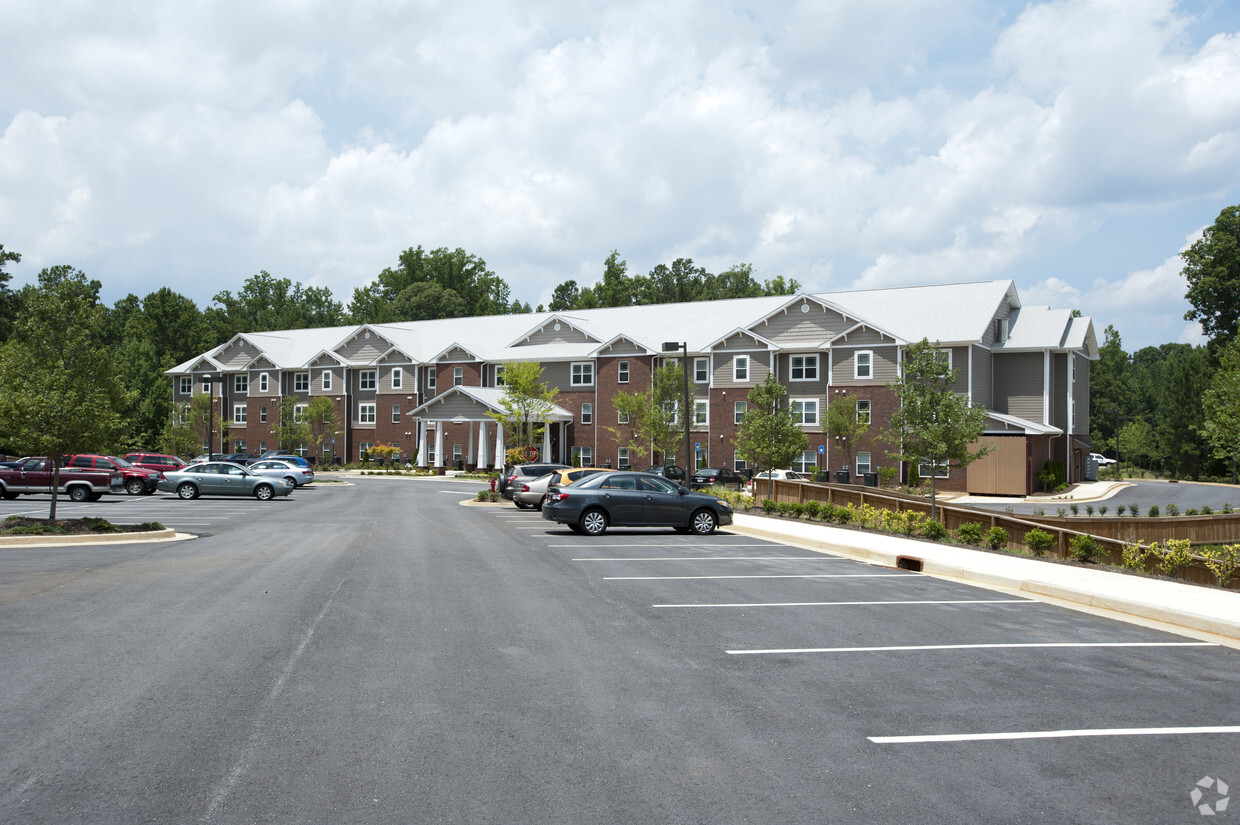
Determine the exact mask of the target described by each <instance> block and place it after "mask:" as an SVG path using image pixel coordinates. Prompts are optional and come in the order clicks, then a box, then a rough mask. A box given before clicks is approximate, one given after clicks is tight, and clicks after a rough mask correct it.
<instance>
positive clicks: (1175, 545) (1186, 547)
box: [1158, 539, 1193, 578]
mask: <svg viewBox="0 0 1240 825" xmlns="http://www.w3.org/2000/svg"><path fill="white" fill-rule="evenodd" d="M1191 547H1192V542H1190V541H1189V540H1188V539H1167V543H1166V545H1165V546H1164V547H1163V548H1162V551H1161V552H1160V553H1159V556H1158V567H1159V569H1161V570H1162V571H1163V572H1164V573H1166V574H1167V575H1168V576H1175V577H1176V578H1179V576H1180V574H1181V573H1183V572H1184V568H1186V567H1188V565H1189V564H1190V563H1191V562H1192V560H1193V554H1192V551H1191V550H1190V548H1191Z"/></svg>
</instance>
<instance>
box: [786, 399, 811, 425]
mask: <svg viewBox="0 0 1240 825" xmlns="http://www.w3.org/2000/svg"><path fill="white" fill-rule="evenodd" d="M791 403H792V420H793V421H795V422H796V423H797V424H799V425H800V426H802V427H817V426H818V399H817V398H793V399H791Z"/></svg>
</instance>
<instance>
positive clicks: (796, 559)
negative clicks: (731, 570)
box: [570, 556, 849, 562]
mask: <svg viewBox="0 0 1240 825" xmlns="http://www.w3.org/2000/svg"><path fill="white" fill-rule="evenodd" d="M570 561H574V562H846V561H849V560H847V558H839V557H833V556H653V557H645V558H635V557H613V558H573V560H570Z"/></svg>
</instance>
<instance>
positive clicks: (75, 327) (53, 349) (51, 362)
mask: <svg viewBox="0 0 1240 825" xmlns="http://www.w3.org/2000/svg"><path fill="white" fill-rule="evenodd" d="M96 291H97V290H96V289H95V285H94V284H92V282H88V281H87V280H86V276H85V275H84V274H83V273H81V272H79V271H78V270H76V269H73V268H71V267H53V268H52V269H45V270H43V271H42V272H40V273H39V286H38V287H37V288H33V289H28V290H26V292H25V295H24V296H23V297H24V307H23V311H22V313H21V315H19V316H18V317H17V318H16V319H15V321H14V335H13V338H12V339H11V340H10V341H8V342H7V343H6V344H5V345H4V346H3V347H0V388H3V390H2V391H0V432H3V433H4V435H5V440H6V442H7V443H8V444H10V445H12V448H13V449H16V450H18V451H20V452H23V453H29V454H34V455H45V456H47V457H48V459H50V460H51V462H52V465H53V470H52V503H51V508H50V510H49V512H48V518H49V519H52V520H54V519H55V518H56V498H57V491H58V489H59V487H60V462H61V457H62V456H64V455H66V454H70V453H80V452H87V451H92V450H100V449H108V448H110V447H112V446H113V445H115V444H117V443H118V442H119V441H120V440H121V439H122V437H123V434H124V431H125V421H124V419H123V417H122V416H121V413H120V411H121V410H122V409H124V408H125V405H126V404H128V403H129V398H128V396H127V394H126V393H125V391H124V390H123V389H122V388H121V383H120V380H119V378H118V377H117V375H116V368H115V362H114V361H113V359H112V356H111V353H109V351H108V349H107V348H106V347H105V346H103V342H102V341H100V340H99V330H100V329H101V327H102V323H103V315H104V310H103V306H102V305H100V304H99V302H98V299H97V298H96V297H95V293H96Z"/></svg>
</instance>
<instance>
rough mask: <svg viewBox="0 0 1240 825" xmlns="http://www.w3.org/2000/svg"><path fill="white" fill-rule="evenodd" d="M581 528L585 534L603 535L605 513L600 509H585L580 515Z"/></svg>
mask: <svg viewBox="0 0 1240 825" xmlns="http://www.w3.org/2000/svg"><path fill="white" fill-rule="evenodd" d="M581 529H582V530H584V531H585V532H586V534H587V535H591V536H601V535H603V533H606V532H607V514H606V513H604V512H603V511H602V510H586V512H585V513H584V514H583V515H582V516H581Z"/></svg>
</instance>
